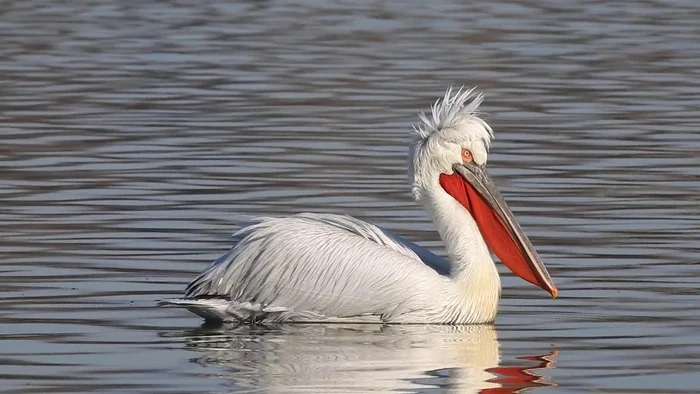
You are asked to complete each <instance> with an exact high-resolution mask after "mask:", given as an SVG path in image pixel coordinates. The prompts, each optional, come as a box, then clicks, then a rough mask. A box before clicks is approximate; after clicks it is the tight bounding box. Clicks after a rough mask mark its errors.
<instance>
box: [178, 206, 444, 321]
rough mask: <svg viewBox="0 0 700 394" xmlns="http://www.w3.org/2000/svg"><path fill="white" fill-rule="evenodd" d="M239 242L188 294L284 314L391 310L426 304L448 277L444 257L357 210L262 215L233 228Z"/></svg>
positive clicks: (356, 313) (332, 314) (343, 314)
mask: <svg viewBox="0 0 700 394" xmlns="http://www.w3.org/2000/svg"><path fill="white" fill-rule="evenodd" d="M234 241H235V242H236V244H235V245H234V247H233V248H232V249H231V250H230V251H229V252H228V253H226V254H225V255H223V256H221V257H219V258H218V259H216V260H215V261H214V263H213V264H212V266H210V267H209V268H208V269H207V270H205V271H204V272H202V273H201V274H200V275H199V276H198V277H197V278H195V280H193V281H192V283H190V285H189V286H188V287H187V290H186V298H187V299H198V298H225V299H227V300H229V301H231V302H232V303H237V304H240V303H250V305H251V306H250V307H249V308H248V309H251V310H259V311H276V312H277V313H279V314H280V316H284V318H285V319H290V318H293V317H294V316H297V315H298V316H308V315H309V314H313V315H319V316H325V317H341V318H342V317H348V316H359V315H366V314H373V315H385V316H390V315H394V314H397V313H405V312H406V310H411V309H414V308H422V307H424V305H419V304H420V303H424V302H425V300H426V299H428V298H429V297H428V293H430V292H431V291H433V292H434V289H435V286H436V285H438V283H435V282H436V281H438V282H441V283H442V281H446V280H448V279H447V278H445V277H443V276H441V274H444V273H443V272H441V271H444V269H442V270H441V269H438V268H436V267H439V266H440V260H442V261H443V262H444V260H443V259H441V258H439V257H438V256H436V255H434V254H432V253H430V252H428V251H427V250H425V249H422V248H420V247H419V246H418V245H415V244H413V243H411V242H410V241H407V240H404V239H402V238H400V237H398V236H395V235H393V234H391V233H389V232H386V231H384V230H381V229H380V228H378V227H376V226H374V225H372V224H369V223H366V222H364V221H361V220H358V219H355V218H352V217H350V216H340V215H331V214H311V213H304V214H299V215H295V216H291V217H287V218H263V219H260V220H259V221H258V222H256V223H253V224H251V225H248V226H246V227H244V228H242V229H241V230H240V231H238V232H237V233H236V234H234ZM415 250H417V251H419V252H421V254H424V255H425V256H427V259H428V260H431V259H432V260H433V261H432V263H431V265H426V263H424V261H425V258H424V260H421V257H419V255H418V254H417V253H416V251H415ZM426 252H427V253H426ZM445 264H446V262H445ZM443 265H444V264H443ZM434 266H435V267H434ZM443 268H444V267H443ZM407 289H411V290H412V291H411V292H410V294H411V296H410V297H411V298H408V299H407V298H406V297H407V293H409V292H407V291H406V290H407ZM246 305H248V304H246Z"/></svg>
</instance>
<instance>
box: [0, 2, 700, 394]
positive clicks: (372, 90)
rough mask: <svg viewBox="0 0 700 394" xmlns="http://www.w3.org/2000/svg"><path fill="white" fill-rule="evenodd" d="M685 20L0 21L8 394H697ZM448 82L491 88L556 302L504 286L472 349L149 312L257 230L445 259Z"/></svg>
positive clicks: (258, 12) (588, 15)
mask: <svg viewBox="0 0 700 394" xmlns="http://www.w3.org/2000/svg"><path fill="white" fill-rule="evenodd" d="M698 18H700V8H698V6H697V5H696V4H695V2H693V1H691V0H688V1H668V2H653V1H638V2H628V3H623V2H620V3H609V2H603V1H587V2H579V4H578V5H575V6H573V5H569V4H567V3H566V2H563V1H562V2H558V1H541V2H536V1H520V2H518V3H512V2H511V3H509V4H496V3H488V4H487V3H482V4H481V5H461V4H457V2H455V3H452V2H440V3H435V4H432V5H426V4H425V2H412V3H407V2H403V3H401V4H399V2H382V1H374V2H364V3H358V2H325V1H316V2H303V3H301V2H300V3H295V2H285V1H279V2H277V1H260V2H257V1H256V2H240V3H235V4H232V3H231V2H223V1H221V2H216V1H209V2H183V1H174V0H172V1H154V2H116V3H114V5H113V4H111V3H105V2H100V1H91V0H83V1H73V2H63V1H57V0H44V1H28V0H22V1H18V0H15V1H6V2H4V3H3V9H2V12H1V13H0V31H1V32H2V37H3V40H2V41H3V45H2V46H0V81H1V82H0V83H1V86H2V95H0V120H1V123H0V133H1V136H2V144H1V145H0V203H1V204H0V207H1V208H0V223H2V226H1V227H0V240H1V241H0V270H1V272H2V276H1V279H0V289H1V291H2V293H1V294H2V298H1V299H0V332H1V333H2V335H0V380H1V381H0V387H2V388H3V389H4V390H5V392H8V393H47V392H53V393H60V392H70V393H79V392H80V393H82V392H100V393H107V392H130V393H131V392H144V393H146V392H148V393H152V392H165V393H191V392H211V393H223V392H368V391H372V390H393V391H399V392H422V393H430V392H465V393H467V392H483V393H506V392H516V391H517V390H520V389H523V388H530V389H531V391H528V392H531V393H581V392H596V393H691V392H696V391H697V390H698V389H697V387H698V386H700V331H699V330H698V327H699V326H700V317H698V316H700V314H698V313H697V305H698V304H697V303H698V287H699V285H700V251H699V247H698V245H700V231H699V230H700V197H698V196H699V195H700V182H698V180H699V179H700V169H699V168H700V156H699V155H698V152H699V151H700V137H699V136H698V133H697V129H698V126H700V121H698V116H697V114H698V108H700V98H699V97H700V96H699V95H698V91H699V89H700V71H698V70H700V58H699V57H698V56H697V54H698V53H700V30H698V27H697V26H698V25H697V20H698ZM461 83H466V84H468V85H479V87H480V88H482V89H483V90H485V91H486V94H487V100H486V103H485V105H484V107H483V109H484V110H485V111H486V112H487V113H488V117H487V119H488V120H489V122H490V123H491V125H492V126H493V127H494V129H495V130H496V133H497V134H496V136H497V140H496V141H495V144H494V148H493V150H492V153H491V155H490V157H489V163H490V168H491V173H492V175H493V178H494V179H495V181H496V182H497V183H498V184H499V186H500V188H501V191H502V193H503V194H504V196H505V197H506V199H507V200H508V201H509V202H510V204H511V207H512V208H513V210H514V211H515V213H516V215H517V216H518V218H519V220H520V222H521V224H522V226H523V227H524V228H525V230H526V232H527V233H528V234H529V235H530V237H531V239H532V241H533V243H534V244H535V245H536V246H537V248H538V250H539V251H540V253H541V255H542V256H543V259H544V260H545V262H546V264H547V265H548V267H549V269H550V272H551V274H552V276H553V278H554V279H555V282H556V283H557V285H558V287H559V290H560V298H559V299H557V300H551V299H549V298H548V297H547V295H546V293H544V292H543V291H541V290H540V289H537V288H535V287H533V286H531V285H528V284H526V283H524V282H523V281H520V280H516V279H514V278H513V277H512V276H511V275H510V274H506V275H505V276H504V278H503V282H504V283H503V284H504V295H503V300H502V302H501V311H500V314H499V317H498V319H497V321H496V324H495V326H493V327H490V326H486V327H461V328H460V327H421V326H408V327H378V326H359V327H358V326H324V325H311V326H282V327H277V328H269V329H262V328H249V327H239V328H237V329H232V328H227V327H224V328H208V327H200V323H201V321H200V320H199V319H198V318H196V317H195V316H194V315H191V314H189V313H187V312H186V311H182V310H175V309H161V308H156V307H155V303H156V301H157V300H159V299H163V298H168V297H174V296H177V295H179V294H181V292H182V290H183V288H184V286H185V284H186V283H187V282H188V281H189V280H190V279H191V278H192V277H193V276H194V275H195V274H196V273H197V272H198V271H200V270H201V269H203V268H204V267H205V266H206V265H207V264H208V263H209V262H210V261H211V260H212V259H213V258H215V257H216V256H217V255H219V254H221V253H223V252H224V251H225V250H226V249H227V248H228V246H229V242H228V237H229V234H230V233H231V232H232V231H234V230H235V228H236V227H235V225H236V222H237V221H238V220H240V219H241V218H245V217H248V216H256V215H280V214H288V213H293V212H298V211H306V210H314V211H321V212H342V213H348V214H351V215H355V216H358V217H360V218H362V219H366V220H369V221H372V222H374V223H377V224H380V225H383V226H386V227H388V228H389V229H392V230H394V231H396V232H398V233H400V234H402V235H405V236H407V237H409V238H411V239H413V240H416V241H419V243H421V244H422V245H424V246H427V247H430V248H432V249H433V250H435V251H436V252H438V253H444V250H443V249H442V247H441V243H440V241H439V239H438V237H437V234H436V233H435V232H434V231H433V227H432V225H431V224H430V223H429V222H428V221H427V218H426V216H425V214H424V213H423V212H422V211H421V210H420V209H419V208H418V207H416V206H415V205H414V204H413V203H412V202H411V201H410V196H409V193H408V187H407V182H406V176H405V173H406V169H405V159H406V154H407V149H406V146H407V141H408V131H409V129H410V125H411V124H412V123H413V122H414V121H415V120H416V116H415V114H416V113H417V112H418V111H419V110H420V109H423V108H425V107H426V106H427V104H429V103H430V102H432V101H433V100H434V99H435V98H436V97H437V96H438V95H440V94H441V93H442V91H443V89H444V88H445V87H447V86H448V85H450V84H461ZM500 268H502V267H500ZM504 274H505V272H504Z"/></svg>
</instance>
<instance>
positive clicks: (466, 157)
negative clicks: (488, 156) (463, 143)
mask: <svg viewBox="0 0 700 394" xmlns="http://www.w3.org/2000/svg"><path fill="white" fill-rule="evenodd" d="M462 161H463V162H465V163H471V162H472V161H474V158H472V153H471V152H470V151H469V149H466V148H462Z"/></svg>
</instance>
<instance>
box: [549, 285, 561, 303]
mask: <svg viewBox="0 0 700 394" xmlns="http://www.w3.org/2000/svg"><path fill="white" fill-rule="evenodd" d="M550 293H552V299H553V300H556V299H557V296H559V290H557V288H556V287H554V288H552V290H551V291H550Z"/></svg>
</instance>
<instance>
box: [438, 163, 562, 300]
mask: <svg viewBox="0 0 700 394" xmlns="http://www.w3.org/2000/svg"><path fill="white" fill-rule="evenodd" d="M454 170H455V173H454V174H452V175H447V174H442V175H440V185H441V186H442V188H443V189H445V191H446V192H447V193H449V194H450V195H451V196H452V197H454V198H455V199H456V200H457V201H459V203H460V204H462V205H463V206H464V207H465V208H466V209H467V210H468V211H469V212H470V213H471V215H472V217H473V218H474V221H476V224H477V226H478V227H479V231H481V235H482V236H483V237H484V240H485V241H486V243H487V244H488V246H489V248H491V250H492V251H493V253H495V254H496V256H498V258H499V259H501V261H502V262H503V264H505V265H506V266H507V267H508V269H510V270H511V271H512V272H513V273H514V274H516V275H518V276H519V277H521V278H523V279H525V280H526V281H528V282H530V283H532V284H535V285H537V286H539V287H541V288H543V289H545V290H547V291H548V292H549V293H550V294H551V295H552V297H553V298H556V297H557V293H558V290H557V288H556V287H555V286H554V283H553V282H552V278H550V277H549V273H548V272H547V268H545V266H544V264H543V263H542V260H541V259H540V256H539V255H538V254H537V251H536V250H535V248H534V247H533V246H532V244H531V243H530V240H529V239H528V238H527V236H526V235H525V233H523V230H522V229H521V228H520V225H518V222H516V221H515V217H514V216H513V212H511V210H510V208H508V204H506V202H505V201H504V200H503V197H501V194H500V193H499V192H498V190H497V189H496V185H494V183H493V181H492V180H491V177H490V176H489V175H488V173H487V172H486V169H485V168H484V166H480V165H477V164H473V163H465V164H463V165H462V164H457V165H455V167H454Z"/></svg>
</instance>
